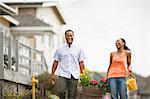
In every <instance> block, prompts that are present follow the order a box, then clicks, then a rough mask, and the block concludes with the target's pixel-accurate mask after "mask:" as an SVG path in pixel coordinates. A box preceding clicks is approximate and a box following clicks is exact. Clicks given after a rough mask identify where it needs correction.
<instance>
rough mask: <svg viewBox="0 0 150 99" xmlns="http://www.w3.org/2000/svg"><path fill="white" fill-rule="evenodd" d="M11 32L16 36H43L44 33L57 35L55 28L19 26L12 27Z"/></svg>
mask: <svg viewBox="0 0 150 99" xmlns="http://www.w3.org/2000/svg"><path fill="white" fill-rule="evenodd" d="M10 30H11V32H13V33H16V34H30V33H31V34H43V33H53V34H57V32H56V31H55V30H54V28H53V27H50V26H19V27H10Z"/></svg>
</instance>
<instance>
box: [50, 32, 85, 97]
mask: <svg viewBox="0 0 150 99" xmlns="http://www.w3.org/2000/svg"><path fill="white" fill-rule="evenodd" d="M73 38H74V32H73V31H72V30H67V31H66V32H65V39H66V43H65V44H63V45H62V46H61V47H60V48H58V49H57V50H56V52H55V54H54V62H53V65H52V71H51V75H50V79H51V80H53V81H54V80H55V76H54V73H55V71H56V69H57V67H58V81H57V83H58V85H57V91H58V93H59V96H60V99H65V93H66V92H68V95H67V96H68V99H76V92H77V84H78V79H79V78H80V73H83V70H84V62H83V60H84V59H85V54H84V52H83V50H82V49H80V48H79V47H78V46H76V45H75V44H73Z"/></svg>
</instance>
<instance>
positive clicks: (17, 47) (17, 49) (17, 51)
mask: <svg viewBox="0 0 150 99" xmlns="http://www.w3.org/2000/svg"><path fill="white" fill-rule="evenodd" d="M15 51H16V52H15V53H16V71H17V72H19V41H18V40H16V48H15Z"/></svg>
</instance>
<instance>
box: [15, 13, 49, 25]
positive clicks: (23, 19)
mask: <svg viewBox="0 0 150 99" xmlns="http://www.w3.org/2000/svg"><path fill="white" fill-rule="evenodd" d="M13 17H14V18H15V19H17V20H18V21H19V25H18V26H50V25H49V24H47V23H45V22H43V21H42V20H40V19H38V18H36V17H34V16H32V15H17V16H13Z"/></svg>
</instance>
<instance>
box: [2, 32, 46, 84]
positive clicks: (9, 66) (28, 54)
mask: <svg viewBox="0 0 150 99" xmlns="http://www.w3.org/2000/svg"><path fill="white" fill-rule="evenodd" d="M3 34H4V33H3V31H0V58H1V59H0V75H1V76H0V79H6V80H13V81H16V82H18V81H19V80H17V79H19V78H18V75H20V76H19V77H20V78H21V77H26V78H21V79H22V80H25V82H26V83H28V81H29V80H30V79H31V78H30V77H31V76H32V74H35V75H39V74H41V73H43V72H45V71H47V68H48V67H47V64H46V61H45V58H44V55H43V52H42V51H39V50H37V49H35V48H31V47H29V46H27V45H25V44H23V43H20V42H19V41H18V40H15V39H12V37H5V36H4V35H3ZM10 74H11V75H10ZM15 76H16V77H15ZM20 81H21V80H20Z"/></svg>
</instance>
